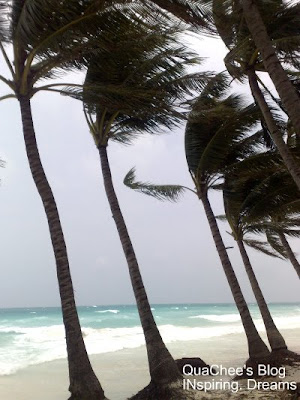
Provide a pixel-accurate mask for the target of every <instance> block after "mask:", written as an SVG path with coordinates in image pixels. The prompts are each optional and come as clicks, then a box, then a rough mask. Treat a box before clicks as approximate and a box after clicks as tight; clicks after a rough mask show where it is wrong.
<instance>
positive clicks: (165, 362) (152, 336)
mask: <svg viewBox="0 0 300 400" xmlns="http://www.w3.org/2000/svg"><path fill="white" fill-rule="evenodd" d="M99 154H100V161H101V168H102V174H103V181H104V187H105V191H106V196H107V199H108V202H109V205H110V209H111V212H112V215H113V218H114V220H115V224H116V226H117V230H118V233H119V237H120V241H121V243H122V247H123V251H124V254H125V257H126V260H127V264H128V268H129V275H130V279H131V284H132V287H133V292H134V296H135V299H136V303H137V308H138V312H139V316H140V320H141V324H142V328H143V331H144V335H145V340H146V348H147V353H148V362H149V370H150V376H151V380H152V382H153V383H155V384H158V385H160V384H165V383H170V382H173V381H176V380H178V379H180V378H181V375H180V373H179V370H178V368H177V365H176V363H175V361H174V359H173V357H172V356H171V354H170V353H169V351H168V349H167V348H166V346H165V344H164V342H163V340H162V338H161V336H160V333H159V330H158V328H157V326H156V323H155V320H154V318H153V315H152V312H151V307H150V304H149V301H148V298H147V294H146V290H145V287H144V284H143V280H142V276H141V273H140V269H139V265H138V262H137V259H136V255H135V252H134V249H133V246H132V243H131V240H130V237H129V234H128V230H127V227H126V224H125V221H124V218H123V215H122V212H121V209H120V206H119V201H118V198H117V196H116V193H115V190H114V186H113V182H112V177H111V171H110V166H109V161H108V157H107V149H106V146H99Z"/></svg>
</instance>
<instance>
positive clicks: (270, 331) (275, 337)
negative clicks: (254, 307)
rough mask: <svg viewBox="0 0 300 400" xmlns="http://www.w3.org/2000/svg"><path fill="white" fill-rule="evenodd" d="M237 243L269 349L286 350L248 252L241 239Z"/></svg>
mask: <svg viewBox="0 0 300 400" xmlns="http://www.w3.org/2000/svg"><path fill="white" fill-rule="evenodd" d="M237 244H238V247H239V250H240V253H241V256H242V259H243V262H244V266H245V269H246V272H247V275H248V278H249V281H250V284H251V287H252V290H253V293H254V296H255V299H256V301H257V304H258V307H259V310H260V313H261V315H262V318H263V321H264V324H265V327H266V332H267V336H268V340H269V343H270V346H271V349H272V350H273V351H275V350H287V345H286V343H285V341H284V339H283V337H282V335H281V333H280V332H279V330H278V329H277V327H276V325H275V323H274V321H273V318H272V315H271V314H270V311H269V308H268V305H267V303H266V301H265V299H264V295H263V293H262V291H261V289H260V286H259V284H258V282H257V279H256V276H255V273H254V271H253V268H252V265H251V263H250V260H249V257H248V254H247V252H246V249H245V246H244V243H243V241H242V240H240V239H239V240H237Z"/></svg>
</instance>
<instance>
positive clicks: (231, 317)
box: [189, 314, 241, 322]
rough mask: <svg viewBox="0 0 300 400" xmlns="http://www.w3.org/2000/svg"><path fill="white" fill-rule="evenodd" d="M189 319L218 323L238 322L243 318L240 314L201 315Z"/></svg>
mask: <svg viewBox="0 0 300 400" xmlns="http://www.w3.org/2000/svg"><path fill="white" fill-rule="evenodd" d="M189 318H191V319H194V318H201V319H206V320H208V321H217V322H237V321H240V320H241V317H240V316H239V315H238V314H225V315H215V314H208V315H205V314H200V315H194V316H192V317H189Z"/></svg>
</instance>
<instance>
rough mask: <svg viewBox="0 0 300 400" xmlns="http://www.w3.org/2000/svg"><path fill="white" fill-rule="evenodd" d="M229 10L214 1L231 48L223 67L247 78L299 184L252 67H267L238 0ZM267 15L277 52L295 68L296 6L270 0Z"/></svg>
mask: <svg viewBox="0 0 300 400" xmlns="http://www.w3.org/2000/svg"><path fill="white" fill-rule="evenodd" d="M232 10H233V11H232V12H230V8H229V3H227V6H226V5H225V4H224V2H223V1H221V0H214V1H213V12H214V22H215V25H216V28H217V30H218V33H219V35H220V37H221V38H222V40H223V41H224V43H225V44H226V46H227V47H228V49H229V50H230V51H229V53H228V54H227V56H226V57H225V64H226V67H227V69H228V71H229V72H230V74H231V75H232V76H233V77H234V78H236V79H239V80H243V78H244V77H247V78H248V82H249V85H250V88H251V92H252V95H253V97H254V99H255V101H256V103H257V104H258V106H259V107H260V109H261V111H262V115H263V119H264V121H265V127H266V129H267V130H268V133H269V134H270V136H271V137H272V140H273V141H274V143H275V145H276V147H277V148H278V151H279V152H280V155H281V157H282V159H283V160H284V163H285V164H286V166H287V168H288V170H289V171H290V174H291V175H292V177H293V179H294V181H295V182H296V184H297V185H298V187H299V188H300V167H299V163H298V162H297V161H296V160H295V159H294V157H293V155H292V153H291V151H290V150H289V148H288V146H287V144H286V143H285V141H284V140H283V134H284V129H285V128H284V126H283V124H282V123H281V121H280V120H278V117H276V114H275V112H274V110H272V108H271V107H270V105H269V104H268V103H267V101H266V99H265V96H264V95H263V93H262V91H261V89H260V87H259V85H258V82H257V75H256V72H255V71H256V70H257V71H265V70H266V69H265V68H264V66H263V65H262V61H261V56H260V53H259V51H258V49H257V47H256V46H255V44H254V43H253V40H252V38H251V36H250V35H249V31H248V29H247V27H245V26H244V25H243V23H242V22H241V13H242V10H241V7H240V5H239V3H236V7H235V8H233V9H232ZM274 16H277V18H275V17H274ZM266 18H267V26H268V30H269V32H270V35H271V37H272V39H273V42H274V43H275V44H276V48H277V51H278V52H279V53H280V56H281V60H282V61H284V62H286V63H289V64H290V65H291V66H292V67H294V68H295V67H296V68H297V63H298V61H297V60H296V58H295V54H296V53H297V49H298V41H297V39H295V37H296V35H298V31H297V24H298V20H299V7H295V8H294V7H291V8H289V7H288V8H286V7H285V6H284V5H283V4H282V2H281V1H279V2H270V4H269V5H268V10H267V11H266Z"/></svg>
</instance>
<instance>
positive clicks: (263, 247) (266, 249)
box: [244, 239, 281, 258]
mask: <svg viewBox="0 0 300 400" xmlns="http://www.w3.org/2000/svg"><path fill="white" fill-rule="evenodd" d="M244 243H245V244H246V245H247V246H249V247H251V248H252V249H254V250H257V251H259V252H261V253H264V254H266V255H268V256H271V257H274V258H281V257H280V256H279V255H278V254H276V252H275V251H272V249H271V248H270V246H269V245H268V243H267V242H262V241H259V240H254V239H244Z"/></svg>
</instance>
